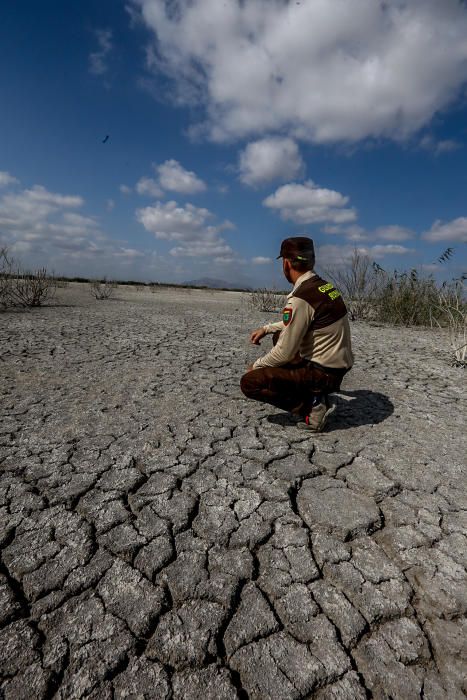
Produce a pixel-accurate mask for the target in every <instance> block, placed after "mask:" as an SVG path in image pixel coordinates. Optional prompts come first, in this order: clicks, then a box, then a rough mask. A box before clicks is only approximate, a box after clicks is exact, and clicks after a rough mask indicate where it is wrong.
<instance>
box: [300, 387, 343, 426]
mask: <svg viewBox="0 0 467 700" xmlns="http://www.w3.org/2000/svg"><path fill="white" fill-rule="evenodd" d="M334 410H335V406H333V405H332V404H331V402H330V401H329V398H328V396H324V397H323V399H322V400H321V402H320V403H318V404H316V406H313V408H312V409H311V411H310V413H309V414H308V415H307V416H305V420H304V421H300V422H299V423H297V428H300V429H301V430H311V431H312V432H313V433H321V432H322V431H323V430H324V428H325V426H326V424H327V422H328V418H329V416H330V415H331V413H333V412H334Z"/></svg>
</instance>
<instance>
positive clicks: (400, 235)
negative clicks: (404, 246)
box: [374, 226, 415, 241]
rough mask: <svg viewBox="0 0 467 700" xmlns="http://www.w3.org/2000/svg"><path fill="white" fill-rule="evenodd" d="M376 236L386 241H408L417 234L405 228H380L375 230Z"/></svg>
mask: <svg viewBox="0 0 467 700" xmlns="http://www.w3.org/2000/svg"><path fill="white" fill-rule="evenodd" d="M374 235H375V237H376V238H381V239H382V240H384V241H407V240H409V239H410V238H413V237H414V235H415V234H414V232H413V231H411V230H410V229H408V228H405V227H404V226H380V227H379V228H377V229H375V231H374Z"/></svg>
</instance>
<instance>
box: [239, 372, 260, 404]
mask: <svg viewBox="0 0 467 700" xmlns="http://www.w3.org/2000/svg"><path fill="white" fill-rule="evenodd" d="M260 374H261V372H258V370H251V371H250V372H246V374H244V375H243V377H242V378H241V379H240V389H241V390H242V392H243V394H244V395H245V396H246V397H247V398H248V399H254V398H256V397H257V396H258V394H259V393H260V392H261V387H262V382H261V381H260V377H259V376H258V375H260Z"/></svg>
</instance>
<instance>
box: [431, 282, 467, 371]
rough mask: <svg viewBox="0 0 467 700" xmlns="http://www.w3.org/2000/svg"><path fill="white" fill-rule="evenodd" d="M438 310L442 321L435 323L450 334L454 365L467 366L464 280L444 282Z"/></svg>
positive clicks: (439, 295)
mask: <svg viewBox="0 0 467 700" xmlns="http://www.w3.org/2000/svg"><path fill="white" fill-rule="evenodd" d="M437 308H438V310H439V311H440V312H441V320H439V319H438V318H434V319H433V321H434V322H435V323H436V325H437V326H439V327H440V328H441V327H443V326H446V327H447V329H448V333H449V344H450V346H451V352H452V353H453V358H452V359H453V363H454V364H456V365H459V366H464V367H465V366H467V300H466V296H465V280H464V278H461V279H458V280H453V282H451V283H450V284H448V283H447V282H444V283H443V284H442V285H441V288H440V290H439V291H438V304H437Z"/></svg>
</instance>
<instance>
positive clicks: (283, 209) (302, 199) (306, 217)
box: [263, 180, 357, 224]
mask: <svg viewBox="0 0 467 700" xmlns="http://www.w3.org/2000/svg"><path fill="white" fill-rule="evenodd" d="M348 201H349V198H348V197H345V196H344V195H342V194H340V192H336V191H335V190H327V189H324V188H322V187H318V186H317V185H315V183H314V182H313V181H312V180H308V181H307V182H305V183H304V184H303V185H301V184H298V183H291V184H288V185H283V186H282V187H279V189H278V190H276V191H275V192H274V194H271V195H270V196H269V197H266V199H265V200H264V201H263V204H264V206H266V207H269V208H270V209H275V210H278V211H279V213H280V215H281V217H282V218H283V219H285V220H286V221H294V222H295V223H296V224H316V223H325V222H329V223H333V224H343V223H348V222H351V221H355V219H356V218H357V213H356V211H355V209H348V208H346V207H345V205H346V204H347V203H348Z"/></svg>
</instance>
